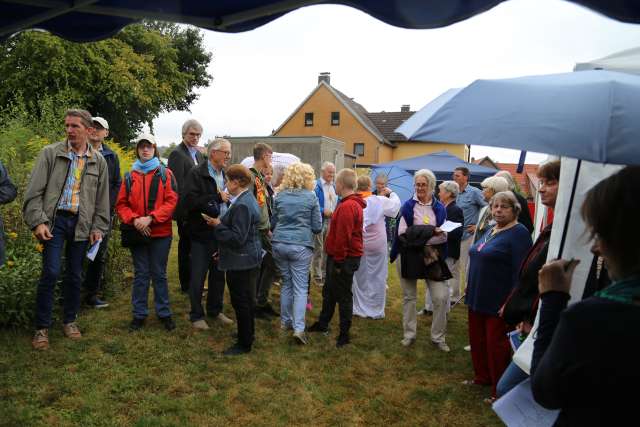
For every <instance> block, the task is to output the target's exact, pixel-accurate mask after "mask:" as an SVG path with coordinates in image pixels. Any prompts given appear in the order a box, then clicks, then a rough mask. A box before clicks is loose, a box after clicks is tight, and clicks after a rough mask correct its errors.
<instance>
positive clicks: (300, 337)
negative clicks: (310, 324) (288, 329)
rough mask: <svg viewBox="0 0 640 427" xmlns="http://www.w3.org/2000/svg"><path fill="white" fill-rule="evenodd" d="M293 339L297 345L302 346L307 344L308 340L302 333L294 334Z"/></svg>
mask: <svg viewBox="0 0 640 427" xmlns="http://www.w3.org/2000/svg"><path fill="white" fill-rule="evenodd" d="M293 338H295V339H296V342H297V343H298V344H302V345H307V344H309V340H308V339H307V334H305V333H304V331H300V332H294V333H293Z"/></svg>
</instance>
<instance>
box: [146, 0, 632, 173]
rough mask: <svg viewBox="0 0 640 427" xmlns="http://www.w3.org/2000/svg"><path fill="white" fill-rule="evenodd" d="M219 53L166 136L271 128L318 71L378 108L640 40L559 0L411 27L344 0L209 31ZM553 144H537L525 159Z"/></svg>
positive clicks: (161, 130) (164, 122)
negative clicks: (189, 125)
mask: <svg viewBox="0 0 640 427" xmlns="http://www.w3.org/2000/svg"><path fill="white" fill-rule="evenodd" d="M205 45H206V47H207V49H208V50H209V51H211V52H212V53H213V60H212V61H211V64H210V67H209V72H210V74H211V75H212V76H213V81H212V84H211V86H210V87H209V88H207V89H205V90H203V91H201V92H200V98H199V99H198V100H197V101H196V102H195V103H194V104H193V105H192V107H191V113H188V112H172V113H168V114H163V115H161V116H160V117H159V118H158V119H157V120H155V122H154V130H155V134H156V137H157V139H158V142H159V144H160V145H168V144H169V143H171V142H179V141H180V127H181V125H182V123H183V122H184V121H185V120H186V119H188V118H190V117H194V118H196V119H198V120H199V121H200V122H201V123H202V124H203V126H204V137H203V139H202V140H201V143H204V142H206V140H207V139H209V138H213V137H215V136H222V135H231V136H259V135H269V134H270V133H271V131H272V130H273V129H276V128H278V127H279V126H280V124H282V122H283V121H284V120H285V119H286V118H287V117H288V116H289V115H290V114H291V113H292V112H293V110H294V109H295V108H296V107H298V105H299V104H300V103H301V102H302V101H303V99H304V98H305V97H306V96H307V95H308V94H309V93H310V92H311V91H312V90H313V89H314V88H315V86H316V84H317V77H318V73H320V72H323V71H328V72H330V73H331V84H332V86H334V87H336V88H337V89H339V90H340V91H342V92H344V93H346V94H347V95H348V96H350V97H353V98H355V100H356V101H357V102H359V103H360V104H362V105H363V106H364V107H365V108H366V109H367V110H368V111H370V112H377V111H399V110H400V106H401V105H402V104H410V105H411V109H412V110H417V109H419V108H421V107H422V106H424V105H425V104H426V103H428V102H429V101H430V100H432V99H433V98H435V97H436V96H438V95H440V94H441V93H442V92H444V91H446V90H447V89H449V88H452V87H461V86H465V85H468V84H469V83H471V82H473V81H474V80H476V79H479V78H492V79H493V78H505V77H517V76H524V75H534V74H548V73H562V72H568V71H571V70H572V69H573V66H574V65H575V63H576V62H586V61H589V60H592V59H596V58H600V57H603V56H606V55H609V54H611V53H614V52H617V51H620V50H624V49H629V48H632V47H637V46H640V25H630V24H623V23H620V22H617V21H613V20H610V19H608V18H605V17H603V16H601V15H598V14H596V13H594V12H592V11H590V10H588V9H584V8H581V7H579V6H576V5H574V4H572V3H567V2H564V1H561V0H511V1H508V2H506V3H503V4H502V5H500V6H498V7H496V8H494V9H492V10H490V11H488V12H485V13H484V14H481V15H479V16H475V17H473V18H471V19H468V20H466V21H463V22H460V23H458V24H455V25H452V26H450V27H446V28H441V29H436V30H407V29H403V28H396V27H392V26H390V25H387V24H384V23H382V22H380V21H378V20H376V19H375V18H372V17H371V16H369V15H367V14H365V13H362V12H360V11H358V10H356V9H352V8H349V7H346V6H332V5H320V6H310V7H306V8H303V9H300V10H297V11H295V12H292V13H290V14H288V15H286V16H284V17H282V18H280V19H278V20H276V21H273V22H271V23H270V24H267V25H265V26H263V27H261V28H258V29H255V30H253V31H249V32H246V33H240V34H223V33H216V32H212V31H205ZM484 155H490V156H491V157H492V158H493V159H494V160H497V161H503V162H509V161H512V162H515V161H517V158H518V152H516V151H513V150H502V149H492V148H485V147H473V148H472V156H475V157H476V158H477V157H481V156H484ZM544 157H545V156H541V155H529V157H528V159H527V161H540V160H542V159H543V158H544Z"/></svg>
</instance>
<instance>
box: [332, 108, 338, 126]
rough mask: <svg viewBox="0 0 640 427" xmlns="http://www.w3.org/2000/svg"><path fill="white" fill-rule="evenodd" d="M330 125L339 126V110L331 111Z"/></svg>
mask: <svg viewBox="0 0 640 427" xmlns="http://www.w3.org/2000/svg"><path fill="white" fill-rule="evenodd" d="M331 126H340V112H339V111H334V112H332V113H331Z"/></svg>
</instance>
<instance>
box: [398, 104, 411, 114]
mask: <svg viewBox="0 0 640 427" xmlns="http://www.w3.org/2000/svg"><path fill="white" fill-rule="evenodd" d="M409 111H411V106H410V105H409V104H403V105H402V107H400V112H401V113H408V112H409Z"/></svg>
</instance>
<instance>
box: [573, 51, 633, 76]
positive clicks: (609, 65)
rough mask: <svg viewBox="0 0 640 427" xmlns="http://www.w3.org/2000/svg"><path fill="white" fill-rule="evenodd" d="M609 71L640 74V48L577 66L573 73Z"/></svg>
mask: <svg viewBox="0 0 640 427" xmlns="http://www.w3.org/2000/svg"><path fill="white" fill-rule="evenodd" d="M585 70H609V71H619V72H621V73H629V74H640V47H636V48H633V49H628V50H623V51H622V52H616V53H614V54H611V55H609V56H605V57H604V58H600V59H594V60H593V61H589V62H582V63H578V64H576V66H575V67H574V69H573V71H585Z"/></svg>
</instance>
